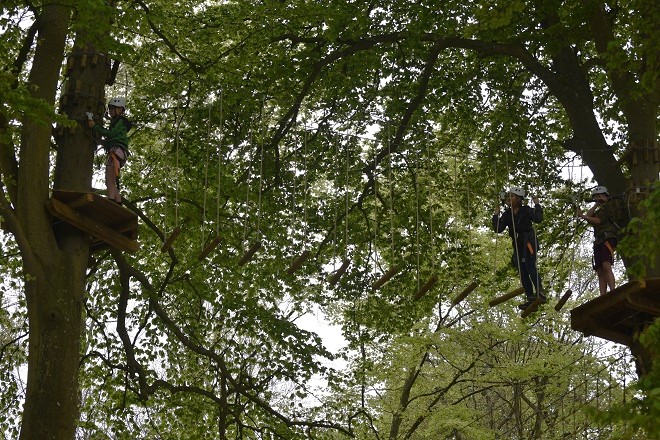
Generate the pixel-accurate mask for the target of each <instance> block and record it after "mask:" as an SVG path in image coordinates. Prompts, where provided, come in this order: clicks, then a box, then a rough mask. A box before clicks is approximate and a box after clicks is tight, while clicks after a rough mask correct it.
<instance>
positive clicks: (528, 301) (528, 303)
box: [518, 298, 535, 310]
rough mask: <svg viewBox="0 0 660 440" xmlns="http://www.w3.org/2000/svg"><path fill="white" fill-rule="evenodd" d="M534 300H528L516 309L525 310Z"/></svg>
mask: <svg viewBox="0 0 660 440" xmlns="http://www.w3.org/2000/svg"><path fill="white" fill-rule="evenodd" d="M534 299H535V298H528V299H527V301H525V302H524V303H522V304H518V308H519V309H520V310H525V309H526V308H527V307H529V306H531V305H532V303H533V302H534Z"/></svg>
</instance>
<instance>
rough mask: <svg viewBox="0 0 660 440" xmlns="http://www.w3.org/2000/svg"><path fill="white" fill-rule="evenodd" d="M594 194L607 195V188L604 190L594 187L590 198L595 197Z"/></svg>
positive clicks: (600, 187)
mask: <svg viewBox="0 0 660 440" xmlns="http://www.w3.org/2000/svg"><path fill="white" fill-rule="evenodd" d="M596 194H606V195H609V194H608V193H607V188H605V187H604V186H597V187H595V188H594V189H592V190H591V197H593V196H595V195H596Z"/></svg>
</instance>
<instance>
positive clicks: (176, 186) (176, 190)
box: [174, 100, 183, 227]
mask: <svg viewBox="0 0 660 440" xmlns="http://www.w3.org/2000/svg"><path fill="white" fill-rule="evenodd" d="M176 108H177V112H176V113H177V115H176V118H177V120H176V133H175V135H174V150H175V165H174V168H175V170H176V179H175V182H174V227H177V226H179V180H180V178H181V170H180V169H179V132H180V128H181V121H182V120H183V115H181V117H179V115H178V113H179V101H178V100H177V106H176Z"/></svg>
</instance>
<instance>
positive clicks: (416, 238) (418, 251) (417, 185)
mask: <svg viewBox="0 0 660 440" xmlns="http://www.w3.org/2000/svg"><path fill="white" fill-rule="evenodd" d="M414 184H415V246H416V247H417V290H419V288H420V286H421V282H420V273H419V272H420V270H419V265H420V260H419V254H420V249H419V150H417V149H415V182H414Z"/></svg>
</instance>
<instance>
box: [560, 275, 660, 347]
mask: <svg viewBox="0 0 660 440" xmlns="http://www.w3.org/2000/svg"><path fill="white" fill-rule="evenodd" d="M659 316H660V278H651V279H648V280H643V281H630V282H628V283H626V284H623V285H621V286H619V287H617V288H616V289H614V290H613V291H612V292H608V293H607V294H606V295H602V296H599V297H597V298H594V299H592V300H591V301H589V302H587V303H585V304H582V305H581V306H579V307H576V308H574V309H573V310H571V327H572V328H573V330H577V331H580V332H582V333H584V334H585V335H587V336H597V337H599V338H603V339H607V340H608V341H612V342H617V343H619V344H624V345H627V346H629V347H630V346H632V343H633V336H634V334H635V332H636V331H637V329H638V328H640V326H642V325H643V324H644V323H647V322H648V321H649V320H653V319H655V318H658V317H659Z"/></svg>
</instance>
